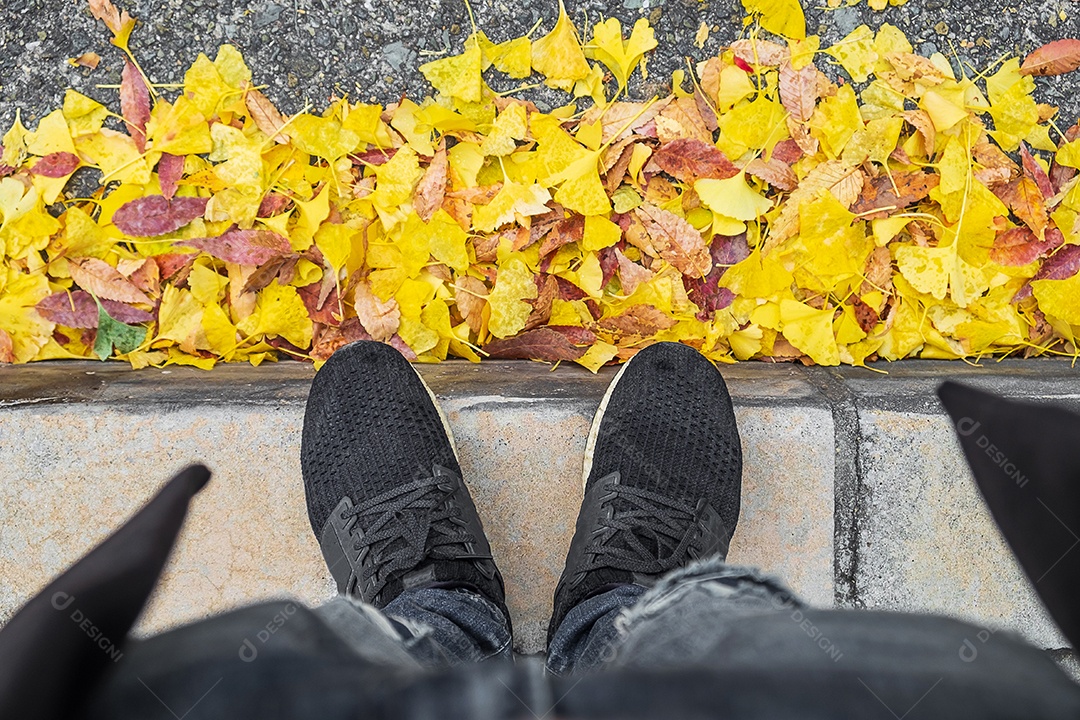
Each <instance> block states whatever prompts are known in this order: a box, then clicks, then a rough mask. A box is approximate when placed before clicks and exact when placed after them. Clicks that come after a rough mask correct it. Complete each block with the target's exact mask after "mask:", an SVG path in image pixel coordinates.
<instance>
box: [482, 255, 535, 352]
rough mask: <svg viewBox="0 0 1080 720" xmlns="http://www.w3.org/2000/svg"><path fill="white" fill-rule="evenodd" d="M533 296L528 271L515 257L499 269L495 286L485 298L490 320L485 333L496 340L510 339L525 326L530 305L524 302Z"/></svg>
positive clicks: (533, 289)
mask: <svg viewBox="0 0 1080 720" xmlns="http://www.w3.org/2000/svg"><path fill="white" fill-rule="evenodd" d="M536 295H537V291H536V283H535V282H534V281H533V274H532V271H530V270H529V268H528V266H526V265H525V263H524V262H522V261H521V260H520V259H519V258H516V257H512V258H510V259H508V260H507V261H506V262H504V263H503V264H502V267H500V268H499V275H498V277H497V278H496V279H495V287H494V288H492V290H491V293H490V295H488V307H489V308H491V319H490V320H489V321H488V330H490V331H491V334H492V335H494V336H495V337H498V338H504V337H510V336H511V335H514V334H516V333H518V332H519V331H521V329H522V328H524V327H525V321H526V320H528V319H529V315H530V314H531V313H532V305H530V304H529V303H527V302H526V300H531V299H533V298H535V297H536Z"/></svg>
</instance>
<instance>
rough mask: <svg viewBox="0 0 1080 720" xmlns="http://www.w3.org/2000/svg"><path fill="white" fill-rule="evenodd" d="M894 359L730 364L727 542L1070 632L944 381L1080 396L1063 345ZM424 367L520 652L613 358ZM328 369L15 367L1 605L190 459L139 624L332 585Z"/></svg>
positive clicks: (908, 594)
mask: <svg viewBox="0 0 1080 720" xmlns="http://www.w3.org/2000/svg"><path fill="white" fill-rule="evenodd" d="M883 369H886V370H888V372H889V374H888V375H878V374H874V373H870V372H868V371H866V370H862V369H858V368H841V369H836V368H802V367H801V366H793V365H765V364H740V365H735V366H729V367H724V368H722V371H723V373H724V375H725V377H726V378H727V380H728V384H729V387H730V389H731V393H732V397H733V399H734V402H735V404H736V412H737V415H738V419H739V424H740V432H741V434H742V439H743V451H744V456H745V472H744V509H743V514H742V518H741V520H740V525H739V530H738V532H737V533H736V537H735V541H734V542H733V547H732V552H731V560H732V561H733V562H739V563H746V564H754V565H758V566H761V567H763V568H765V569H766V570H768V571H770V572H773V573H775V574H777V575H780V576H781V577H783V578H785V579H786V580H787V581H788V582H790V583H791V585H792V586H793V587H794V588H795V589H796V590H797V591H798V592H800V593H801V594H802V595H804V596H805V597H806V598H807V599H808V600H809V601H810V602H812V603H813V604H815V605H819V606H833V605H835V606H840V607H867V608H883V609H895V610H904V611H929V612H943V613H946V614H950V615H955V616H959V617H963V618H966V619H969V620H973V621H975V622H978V623H985V624H987V625H990V626H993V627H995V628H1007V629H1011V630H1015V631H1017V632H1020V633H1021V634H1023V635H1024V636H1025V637H1027V638H1028V639H1029V640H1030V641H1032V642H1034V643H1035V644H1037V645H1039V646H1041V647H1044V648H1047V649H1052V650H1060V649H1064V648H1066V643H1065V641H1064V639H1063V638H1062V637H1061V636H1060V633H1058V631H1057V629H1056V628H1055V627H1054V625H1053V623H1052V622H1051V621H1050V620H1049V618H1048V617H1047V616H1046V614H1045V612H1044V611H1043V609H1042V606H1041V605H1040V603H1039V602H1038V600H1037V597H1036V596H1035V594H1034V591H1033V590H1032V589H1031V587H1030V585H1029V583H1028V581H1027V580H1026V579H1025V578H1024V576H1023V574H1022V572H1021V571H1020V569H1019V567H1018V566H1017V564H1016V563H1015V561H1014V560H1013V559H1012V556H1011V554H1010V553H1009V551H1008V549H1007V548H1006V546H1005V544H1004V542H1003V541H1002V540H1001V538H1000V536H999V535H998V533H997V530H996V528H995V527H994V526H993V523H992V521H991V520H990V518H989V515H988V514H987V513H986V511H985V509H984V508H983V506H982V502H981V500H980V498H979V496H978V491H977V490H976V488H975V486H974V484H973V483H972V482H971V481H970V476H969V474H968V470H967V467H966V464H965V462H964V461H963V458H962V456H961V455H960V452H959V449H958V446H957V444H956V442H955V439H954V437H953V435H952V431H951V428H950V425H949V423H948V420H947V419H946V418H945V417H944V415H943V414H942V411H941V409H940V408H939V406H938V403H937V399H936V397H935V395H934V393H933V391H934V388H935V387H936V385H937V384H938V383H939V382H941V381H942V380H944V379H953V380H959V381H961V382H970V383H972V384H974V385H977V386H980V387H985V388H987V389H991V390H994V391H996V392H1000V393H1003V394H1005V395H1007V396H1010V397H1020V398H1026V399H1034V400H1043V401H1050V402H1060V403H1063V404H1065V405H1067V406H1070V407H1080V393H1078V392H1077V390H1078V389H1080V383H1078V378H1080V375H1078V373H1077V371H1076V370H1074V369H1073V368H1072V367H1071V365H1070V364H1069V363H1068V362H1067V361H1060V360H1045V359H1044V360H1029V361H1004V362H1000V363H986V364H985V365H984V366H983V367H980V368H975V367H970V366H968V365H965V364H963V363H950V362H930V361H905V362H902V363H895V364H892V365H888V366H884V367H883ZM420 371H421V373H422V374H423V375H424V377H425V378H426V379H427V380H428V382H429V384H430V385H431V386H432V388H433V389H434V391H435V393H436V394H437V395H438V397H439V399H440V402H441V403H442V404H443V406H444V409H445V410H446V412H447V415H448V417H449V419H450V422H451V425H452V427H453V429H454V433H455V435H456V437H457V440H458V446H459V452H460V454H461V461H462V467H463V470H464V472H465V474H466V480H467V482H468V483H469V485H470V487H471V488H472V490H473V493H474V495H475V497H476V502H477V505H478V507H479V509H480V512H481V514H482V516H483V517H484V518H486V520H487V522H486V526H487V529H488V533H489V535H490V536H491V540H492V545H493V548H494V552H495V555H496V560H497V561H498V562H499V564H500V567H501V568H502V570H503V573H504V575H505V576H506V578H507V584H508V594H509V604H510V607H511V611H512V612H513V614H514V616H515V626H516V628H517V629H518V638H517V647H518V649H519V651H522V652H529V653H531V652H537V651H540V650H541V649H542V644H543V631H544V626H545V623H546V619H547V616H548V614H549V613H550V609H551V593H552V590H553V588H554V585H555V582H556V580H557V578H558V574H559V573H560V571H561V569H562V562H563V560H564V558H565V552H566V547H567V546H568V543H569V539H570V536H571V534H572V532H573V524H574V519H575V517H576V513H577V506H578V503H579V502H580V495H581V457H582V453H583V450H584V443H585V436H586V433H587V430H588V426H589V423H590V420H591V417H592V414H593V412H594V411H595V408H596V406H597V405H598V403H599V401H600V398H601V396H602V395H603V392H604V389H605V387H606V385H607V383H608V381H609V380H610V377H611V375H612V371H611V370H605V371H603V372H602V373H600V374H599V375H598V376H593V375H590V374H589V373H587V372H585V371H583V370H581V369H580V368H574V367H562V368H559V369H558V370H556V371H555V372H552V371H551V370H550V368H548V367H547V366H545V365H541V364H538V363H526V362H489V363H484V364H482V365H479V366H477V365H471V364H469V363H465V362H447V363H443V364H441V365H436V366H421V367H420ZM312 376H313V370H312V368H311V367H310V366H306V365H301V364H297V363H281V364H278V365H273V366H264V367H262V368H250V367H247V366H221V367H219V368H217V369H215V370H214V371H213V372H209V373H204V372H201V371H197V370H193V369H189V368H171V369H169V370H168V371H166V372H162V371H160V370H146V371H140V372H132V371H130V370H128V369H127V368H126V367H125V366H122V365H120V364H113V363H107V364H106V363H44V364H39V365H33V366H21V367H3V368H0V465H2V466H3V467H5V468H7V469H8V472H7V474H6V476H5V478H4V480H3V481H0V562H2V563H3V567H4V571H3V579H4V582H3V583H0V620H3V619H4V618H6V617H8V616H10V614H11V613H12V612H13V611H14V610H15V609H16V608H17V606H18V605H19V604H20V603H21V602H22V601H24V600H25V599H26V598H27V597H29V596H30V595H31V594H32V593H33V592H34V591H35V590H36V589H37V588H39V587H40V586H42V585H43V584H44V583H45V582H46V581H47V579H48V578H49V577H50V576H51V575H53V574H55V573H56V572H58V571H60V570H61V569H63V568H64V567H65V566H67V565H68V564H69V563H71V562H72V561H73V560H75V559H76V558H77V557H79V556H80V555H81V554H82V553H83V552H85V551H86V550H87V549H88V548H89V547H91V546H92V545H93V544H94V543H95V542H97V541H99V540H100V539H101V538H103V537H104V536H105V535H106V534H107V533H108V532H109V531H110V530H111V529H112V528H113V527H114V526H115V525H117V524H118V523H120V522H121V521H122V520H123V518H124V517H126V516H127V515H129V514H130V513H131V512H133V511H134V510H135V509H136V508H137V507H138V506H139V505H140V504H141V503H142V502H143V501H144V500H145V499H146V498H147V497H149V495H150V494H151V493H152V492H153V490H154V489H155V488H156V487H157V486H159V485H160V483H161V482H163V481H164V479H165V478H166V477H167V476H168V475H169V473H171V472H172V471H174V470H175V469H178V468H179V467H180V466H182V465H183V464H185V463H187V462H191V461H195V460H204V461H206V462H208V463H209V464H210V465H211V466H212V467H213V468H214V470H215V478H214V481H213V482H212V483H211V486H210V487H209V488H208V490H207V491H206V492H205V493H204V494H203V495H202V496H200V497H199V498H198V499H197V500H196V502H195V505H194V507H193V512H192V515H191V519H190V522H189V524H188V527H187V528H186V529H185V532H184V535H183V538H182V541H181V543H180V546H179V548H178V551H177V553H176V556H175V557H174V558H173V560H172V561H171V563H170V565H169V568H168V570H167V573H166V576H165V579H164V582H163V584H162V587H161V588H160V591H159V594H158V597H157V598H156V600H155V601H154V603H153V604H152V607H151V608H150V609H149V611H148V613H147V615H146V617H145V618H144V619H143V621H142V622H141V624H140V632H152V631H157V630H160V629H163V628H166V627H170V626H173V625H175V624H178V623H182V622H185V621H189V620H192V619H195V618H198V617H203V616H205V615H207V614H210V613H213V612H220V611H221V610H224V609H227V608H229V607H234V606H236V605H239V604H243V603H246V602H251V601H253V600H256V599H263V598H267V597H280V596H290V597H297V598H300V599H301V600H304V601H307V602H312V603H317V602H319V601H321V600H323V599H325V598H327V597H329V596H330V594H331V593H332V583H331V582H330V579H329V577H328V575H327V574H326V572H325V571H324V570H323V565H322V563H321V559H320V557H319V553H318V549H317V546H316V544H315V541H314V538H313V537H312V533H311V530H310V528H309V527H308V523H307V518H306V513H305V511H304V501H303V490H302V487H301V483H300V473H299V439H300V433H299V430H300V426H301V422H302V417H303V407H304V402H305V400H306V397H307V391H308V388H309V384H310V381H311V378H312ZM1058 655H1061V656H1062V657H1066V658H1067V657H1068V653H1064V654H1063V653H1058Z"/></svg>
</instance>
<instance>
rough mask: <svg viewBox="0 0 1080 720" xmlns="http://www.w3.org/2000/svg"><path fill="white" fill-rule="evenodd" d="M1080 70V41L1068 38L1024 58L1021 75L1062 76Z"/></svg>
mask: <svg viewBox="0 0 1080 720" xmlns="http://www.w3.org/2000/svg"><path fill="white" fill-rule="evenodd" d="M1077 68H1080V40H1077V39H1075V38H1066V39H1064V40H1055V41H1054V42H1052V43H1047V44H1046V45H1043V46H1042V47H1041V48H1039V49H1038V50H1036V51H1035V52H1033V53H1031V54H1030V55H1028V56H1027V57H1026V58H1024V64H1023V65H1021V66H1020V74H1021V75H1062V74H1064V73H1067V72H1072V71H1073V70H1076V69H1077Z"/></svg>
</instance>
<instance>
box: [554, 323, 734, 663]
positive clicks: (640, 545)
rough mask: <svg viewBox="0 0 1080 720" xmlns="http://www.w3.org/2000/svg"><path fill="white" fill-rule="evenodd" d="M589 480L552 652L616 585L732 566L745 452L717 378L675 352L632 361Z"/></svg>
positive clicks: (591, 454) (591, 458) (664, 348)
mask: <svg viewBox="0 0 1080 720" xmlns="http://www.w3.org/2000/svg"><path fill="white" fill-rule="evenodd" d="M584 478H585V498H584V500H583V501H582V503H581V513H580V514H579V515H578V520H577V530H576V532H575V533H574V539H573V541H572V542H571V543H570V552H569V553H568V554H567V557H566V568H565V569H564V570H563V574H562V577H561V578H560V579H559V585H558V587H557V588H556V590H555V609H554V612H553V614H552V617H551V624H550V626H549V627H548V641H549V642H550V640H551V637H552V635H554V634H555V631H556V629H558V627H559V624H560V623H562V620H563V618H564V617H566V614H567V613H568V612H569V611H570V609H571V608H573V607H574V606H575V605H577V604H578V603H580V602H581V601H582V600H585V599H587V598H589V597H591V596H593V595H596V594H598V593H600V592H603V591H606V590H608V589H611V588H614V587H616V586H618V585H623V584H630V583H634V584H639V585H644V586H649V585H651V584H653V583H654V582H655V581H656V580H657V579H658V578H659V577H660V576H661V575H663V574H665V573H667V572H669V571H671V570H674V569H675V568H678V567H682V566H683V565H686V564H687V563H688V562H689V561H691V560H694V559H696V558H699V557H708V556H712V555H717V554H719V555H721V556H723V557H727V550H728V544H729V543H730V542H731V536H732V534H733V533H734V532H735V523H736V522H737V521H738V519H739V502H740V494H741V491H742V448H741V446H740V444H739V433H738V430H737V429H736V427H735V414H734V411H733V409H732V407H731V398H730V396H729V395H728V391H727V386H725V384H724V380H723V378H722V377H720V373H719V372H718V371H717V370H716V368H714V367H713V365H712V364H711V363H710V362H709V361H708V360H706V359H705V358H704V357H703V356H702V355H701V354H699V353H698V352H697V351H696V350H694V349H693V348H690V347H687V346H685V345H680V344H678V343H658V344H656V345H652V346H650V347H648V348H645V349H644V350H642V351H641V352H639V353H638V354H637V355H635V356H634V357H633V358H632V359H631V360H630V362H628V363H627V364H626V365H624V366H623V367H622V369H620V370H619V373H618V374H617V375H616V376H615V379H614V380H612V382H611V385H610V386H609V387H608V390H607V394H606V395H605V396H604V399H603V400H602V401H601V403H600V408H599V409H598V410H597V411H596V417H595V418H594V419H593V424H592V429H591V430H590V432H589V441H588V444H587V445H586V448H585V472H584Z"/></svg>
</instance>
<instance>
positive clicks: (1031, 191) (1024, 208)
mask: <svg viewBox="0 0 1080 720" xmlns="http://www.w3.org/2000/svg"><path fill="white" fill-rule="evenodd" d="M991 191H992V192H993V193H994V194H995V195H997V196H998V199H1000V200H1001V202H1003V203H1005V204H1006V205H1008V206H1009V209H1010V210H1012V211H1013V214H1014V215H1016V217H1018V218H1020V219H1021V220H1022V221H1023V222H1024V224H1025V225H1027V226H1028V227H1029V228H1031V229H1032V231H1033V232H1034V233H1035V235H1037V236H1039V235H1043V234H1044V233H1045V232H1046V226H1047V224H1048V223H1049V222H1050V218H1049V217H1048V215H1047V211H1046V200H1045V199H1044V198H1043V195H1042V193H1041V192H1039V186H1038V185H1037V184H1036V183H1035V181H1034V180H1032V179H1031V178H1029V177H1027V176H1026V175H1024V176H1022V177H1018V178H1016V179H1015V180H1012V181H1011V182H1007V183H1005V184H1003V185H995V186H994V187H993V188H991Z"/></svg>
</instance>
